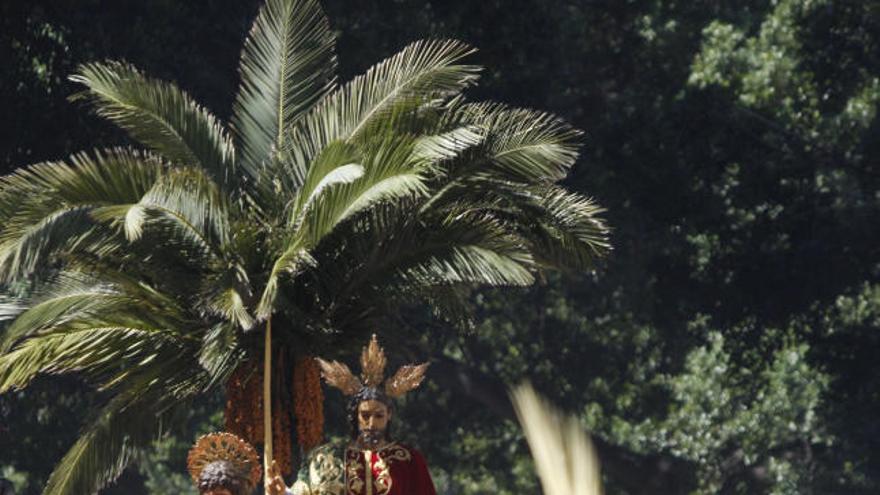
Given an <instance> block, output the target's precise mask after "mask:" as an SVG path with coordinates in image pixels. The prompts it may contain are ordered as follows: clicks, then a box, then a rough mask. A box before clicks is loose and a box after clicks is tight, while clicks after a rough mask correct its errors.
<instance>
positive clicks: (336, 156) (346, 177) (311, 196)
mask: <svg viewBox="0 0 880 495" xmlns="http://www.w3.org/2000/svg"><path fill="white" fill-rule="evenodd" d="M360 160H361V154H360V152H359V151H358V149H357V147H355V146H353V145H350V144H347V143H345V142H344V141H334V142H332V143H330V144H328V145H327V146H326V147H325V148H324V149H323V150H321V154H320V155H319V156H318V157H317V158H316V159H315V161H314V163H312V164H311V166H310V167H309V169H308V173H307V175H306V178H305V181H304V182H303V184H302V187H301V188H300V190H299V191H298V192H297V198H296V202H295V204H294V207H293V209H292V213H291V216H290V218H291V221H290V223H291V224H293V225H297V224H299V223H300V222H301V215H302V213H303V212H305V211H307V210H308V209H309V207H310V206H311V205H312V204H314V202H315V200H316V199H317V198H319V197H321V194H322V193H323V192H324V191H325V190H326V189H328V188H330V187H332V186H334V185H336V184H347V183H350V182H353V181H355V180H356V179H359V178H361V177H362V176H363V175H364V169H363V167H362V166H360V165H358V164H357V162H359V161H360Z"/></svg>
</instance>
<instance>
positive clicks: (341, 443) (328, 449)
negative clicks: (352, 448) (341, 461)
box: [306, 439, 348, 459]
mask: <svg viewBox="0 0 880 495" xmlns="http://www.w3.org/2000/svg"><path fill="white" fill-rule="evenodd" d="M347 445H348V442H346V441H345V440H340V439H336V440H331V441H329V442H326V443H322V444H321V445H318V446H317V447H315V448H313V449H312V450H310V451H309V453H308V454H306V457H307V458H309V459H314V458H315V457H318V456H328V455H332V456H338V457H342V455H343V454H344V453H345V448H346V447H347Z"/></svg>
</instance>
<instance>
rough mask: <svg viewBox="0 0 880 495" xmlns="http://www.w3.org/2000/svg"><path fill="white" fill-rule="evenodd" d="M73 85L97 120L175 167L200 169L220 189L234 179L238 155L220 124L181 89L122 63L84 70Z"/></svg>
mask: <svg viewBox="0 0 880 495" xmlns="http://www.w3.org/2000/svg"><path fill="white" fill-rule="evenodd" d="M70 79H71V80H72V81H74V82H77V83H81V84H83V85H85V86H86V88H87V91H85V92H84V93H83V97H85V98H86V99H88V100H90V101H91V102H92V103H93V104H94V105H95V107H96V110H97V113H98V115H101V116H102V117H105V118H107V119H109V120H110V121H112V122H113V123H115V124H116V125H118V126H119V127H121V128H123V129H125V130H126V131H127V132H128V133H129V134H130V135H131V137H133V138H134V139H135V140H137V141H138V142H140V143H142V144H143V145H144V146H146V147H148V148H150V149H152V150H154V151H155V152H156V153H158V154H159V155H161V156H162V157H164V158H165V159H166V160H168V161H169V162H170V163H172V164H174V165H189V166H200V167H203V168H204V169H205V170H207V171H208V173H209V174H211V176H212V177H213V178H214V180H216V181H217V183H218V184H221V185H224V186H225V185H227V184H230V182H231V181H233V180H234V178H235V176H234V171H233V169H232V166H233V159H234V150H233V146H232V142H231V140H230V139H229V137H228V136H227V135H226V132H225V131H224V129H223V126H222V125H221V124H220V122H219V121H218V120H217V119H216V118H215V117H214V116H213V115H211V113H210V112H208V111H207V110H206V109H205V108H203V107H201V106H199V105H198V104H197V103H196V102H195V101H194V100H193V99H192V98H191V97H190V96H189V95H187V94H186V93H184V92H183V91H181V90H180V88H178V87H177V86H176V85H174V84H172V83H170V82H165V81H159V80H156V79H151V78H148V77H146V76H144V75H143V74H142V73H141V72H140V71H139V70H137V69H136V68H134V67H132V66H130V65H127V64H123V63H119V62H107V63H91V64H85V65H82V66H80V68H79V72H78V73H77V74H76V75H74V76H71V78H70Z"/></svg>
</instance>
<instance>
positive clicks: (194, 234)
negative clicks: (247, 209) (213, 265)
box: [93, 167, 229, 257]
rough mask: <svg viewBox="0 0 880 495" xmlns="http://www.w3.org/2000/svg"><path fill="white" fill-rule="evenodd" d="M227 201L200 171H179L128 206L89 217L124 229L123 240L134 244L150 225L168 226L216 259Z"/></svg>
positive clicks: (222, 240) (226, 229) (224, 239)
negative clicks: (151, 222) (152, 223)
mask: <svg viewBox="0 0 880 495" xmlns="http://www.w3.org/2000/svg"><path fill="white" fill-rule="evenodd" d="M228 207H229V206H228V198H227V197H225V196H224V194H223V192H222V191H221V190H220V188H219V187H218V186H217V184H216V183H215V182H214V181H213V180H211V178H210V177H208V176H207V175H206V174H205V173H204V171H202V170H201V169H198V168H193V167H180V168H177V169H174V170H170V171H168V172H167V173H165V174H164V175H162V176H161V177H160V178H158V180H156V182H155V183H154V184H153V186H152V187H151V188H150V190H149V191H147V192H146V193H144V195H143V196H142V197H141V198H140V199H139V200H138V201H137V202H136V203H135V204H131V205H121V206H120V205H114V206H111V207H104V208H96V209H95V211H94V213H93V216H94V217H95V218H96V219H98V220H101V221H110V222H113V223H116V224H122V225H123V226H124V232H125V235H126V238H127V239H128V240H129V241H137V240H138V239H140V238H141V236H142V235H143V233H144V228H145V226H146V225H147V224H148V223H149V222H150V221H153V222H159V223H162V224H163V225H166V226H168V227H169V228H171V229H172V230H173V231H175V232H176V235H177V236H179V237H182V238H184V239H187V240H188V241H189V242H191V243H192V244H193V245H195V246H199V247H201V248H202V249H203V250H204V251H205V252H207V253H210V254H213V255H215V256H217V257H220V256H221V251H222V248H223V247H224V246H225V245H226V243H227V242H228V240H229V239H228V236H229V211H228Z"/></svg>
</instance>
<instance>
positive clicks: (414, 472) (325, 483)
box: [290, 442, 437, 495]
mask: <svg viewBox="0 0 880 495" xmlns="http://www.w3.org/2000/svg"><path fill="white" fill-rule="evenodd" d="M368 465H369V469H367V466H368ZM290 493H292V494H293V495H315V494H318V493H320V494H325V493H327V494H333V495H436V493H437V492H436V490H435V489H434V482H433V481H431V474H430V473H429V472H428V465H427V464H426V463H425V458H424V457H423V456H422V454H421V453H420V452H419V451H418V450H416V449H414V448H412V447H407V446H406V445H401V444H399V443H396V442H392V443H389V444H388V445H385V446H384V447H382V448H380V449H378V450H375V451H367V450H362V449H360V448H357V447H354V446H350V445H346V444H341V443H330V444H324V445H322V446H320V447H318V448H316V449H314V450H313V451H312V452H311V453H310V454H309V456H308V459H306V462H305V463H304V466H303V469H301V470H300V473H299V476H298V480H297V482H296V483H295V484H294V486H293V489H292V490H291V491H290Z"/></svg>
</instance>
